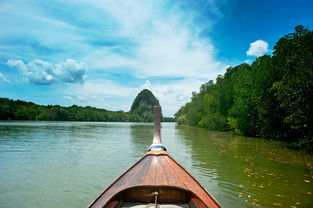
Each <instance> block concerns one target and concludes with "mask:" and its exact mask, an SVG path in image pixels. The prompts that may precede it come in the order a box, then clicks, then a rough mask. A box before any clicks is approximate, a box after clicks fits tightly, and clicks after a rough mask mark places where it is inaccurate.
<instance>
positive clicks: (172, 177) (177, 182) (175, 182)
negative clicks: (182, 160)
mask: <svg viewBox="0 0 313 208" xmlns="http://www.w3.org/2000/svg"><path fill="white" fill-rule="evenodd" d="M165 157H168V156H167V155H160V156H159V161H160V164H161V165H162V168H163V170H164V175H166V177H167V181H168V185H170V186H177V187H180V188H183V189H186V190H188V189H187V187H186V186H185V184H184V183H183V182H182V181H181V179H180V178H179V177H178V175H177V174H176V172H175V171H173V169H172V168H171V167H170V165H169V163H168V161H167V160H166V159H165Z"/></svg>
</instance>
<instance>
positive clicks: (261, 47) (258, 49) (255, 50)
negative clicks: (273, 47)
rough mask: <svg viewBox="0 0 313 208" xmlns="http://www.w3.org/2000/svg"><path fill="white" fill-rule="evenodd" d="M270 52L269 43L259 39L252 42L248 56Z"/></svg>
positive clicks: (257, 55)
mask: <svg viewBox="0 0 313 208" xmlns="http://www.w3.org/2000/svg"><path fill="white" fill-rule="evenodd" d="M267 52H269V49H268V43H267V42H266V41H264V40H257V41H254V42H253V43H251V44H250V48H249V50H248V51H247V55H248V56H256V57H259V56H263V55H264V54H265V53H267Z"/></svg>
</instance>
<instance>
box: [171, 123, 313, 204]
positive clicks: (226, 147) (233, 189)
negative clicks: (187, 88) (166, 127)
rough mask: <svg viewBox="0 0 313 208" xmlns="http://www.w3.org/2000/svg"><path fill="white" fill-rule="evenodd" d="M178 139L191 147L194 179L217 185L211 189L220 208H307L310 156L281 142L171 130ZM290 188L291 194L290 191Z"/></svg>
mask: <svg viewBox="0 0 313 208" xmlns="http://www.w3.org/2000/svg"><path fill="white" fill-rule="evenodd" d="M176 129H177V130H178V134H179V135H180V136H181V138H182V141H183V142H185V144H186V145H187V146H189V147H191V149H192V160H193V163H192V167H193V168H194V169H196V170H197V173H195V174H197V175H205V176H207V179H210V180H216V181H218V187H210V183H209V182H208V181H206V180H207V179H204V178H200V180H201V182H202V183H203V184H205V186H206V188H207V189H208V190H209V191H210V192H212V193H213V194H214V195H215V196H216V197H217V198H218V200H219V201H221V202H222V204H223V205H224V206H225V207H231V206H233V205H234V204H237V205H240V206H243V207H255V206H262V207H273V206H278V207H280V206H281V207H291V206H294V207H310V206H311V205H312V204H313V200H312V196H311V193H312V190H313V189H312V188H313V187H312V185H311V184H310V183H309V182H306V181H305V180H309V179H308V178H310V180H309V181H310V182H311V179H312V167H311V161H312V156H310V155H303V154H299V153H297V152H294V151H292V150H288V149H286V148H284V147H283V145H282V143H280V142H274V141H267V140H263V139H256V138H247V137H239V136H233V135H230V134H228V133H223V132H211V131H206V130H203V129H197V128H190V127H180V126H178V127H176ZM290 190H292V191H290Z"/></svg>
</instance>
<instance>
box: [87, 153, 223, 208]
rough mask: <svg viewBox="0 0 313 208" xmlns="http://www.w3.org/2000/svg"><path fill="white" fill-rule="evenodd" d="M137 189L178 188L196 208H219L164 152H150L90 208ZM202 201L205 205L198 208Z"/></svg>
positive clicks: (103, 204) (100, 205)
mask: <svg viewBox="0 0 313 208" xmlns="http://www.w3.org/2000/svg"><path fill="white" fill-rule="evenodd" d="M139 186H147V187H175V188H179V189H182V190H186V191H188V192H191V193H192V195H193V196H192V197H191V199H192V200H193V201H194V202H195V205H196V206H197V204H198V205H199V206H197V207H204V208H205V207H212V208H218V207H220V205H218V203H217V202H216V201H215V200H214V199H213V197H211V196H210V195H209V194H208V193H207V192H206V191H205V189H204V188H203V187H202V186H201V185H200V184H199V183H198V182H197V181H196V180H195V179H194V178H193V177H192V176H191V175H190V174H189V173H188V172H187V171H186V170H185V169H184V168H183V167H181V166H180V165H179V164H178V163H177V162H176V161H175V160H174V159H172V158H171V157H170V156H169V155H168V154H167V152H166V151H163V150H152V151H149V152H148V153H147V154H146V155H145V156H144V157H143V158H142V159H141V160H139V161H138V162H137V163H136V164H134V165H133V166H132V167H131V168H129V169H128V170H127V171H126V172H125V173H124V174H122V175H121V176H120V177H119V178H118V179H117V180H116V181H115V182H113V183H112V184H111V185H110V186H109V187H108V188H107V189H106V190H105V191H104V192H103V193H101V194H100V195H99V196H98V198H97V199H96V200H95V201H94V202H93V203H92V204H91V205H90V206H89V207H92V208H95V207H97V208H100V207H103V206H105V205H106V204H108V202H109V201H110V200H111V199H112V197H114V196H116V195H117V194H118V193H120V192H121V191H123V190H125V189H130V188H132V187H139ZM198 198H199V199H200V200H199V199H198ZM199 201H200V202H199ZM201 201H202V202H203V203H204V204H201ZM203 205H204V206H203Z"/></svg>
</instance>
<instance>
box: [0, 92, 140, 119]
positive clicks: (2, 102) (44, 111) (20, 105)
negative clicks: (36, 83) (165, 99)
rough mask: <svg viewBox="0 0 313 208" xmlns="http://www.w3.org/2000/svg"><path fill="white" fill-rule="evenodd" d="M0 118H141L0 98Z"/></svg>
mask: <svg viewBox="0 0 313 208" xmlns="http://www.w3.org/2000/svg"><path fill="white" fill-rule="evenodd" d="M0 120H39V121H131V122H139V121H143V119H142V118H141V117H140V116H138V115H135V114H131V113H125V112H120V111H108V110H105V109H99V108H94V107H90V106H87V107H80V106H77V105H72V106H70V107H61V106H59V105H48V106H43V105H37V104H35V103H32V102H26V101H21V100H11V99H8V98H0Z"/></svg>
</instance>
